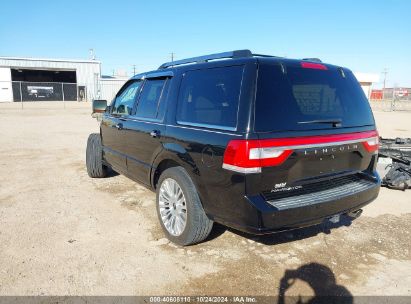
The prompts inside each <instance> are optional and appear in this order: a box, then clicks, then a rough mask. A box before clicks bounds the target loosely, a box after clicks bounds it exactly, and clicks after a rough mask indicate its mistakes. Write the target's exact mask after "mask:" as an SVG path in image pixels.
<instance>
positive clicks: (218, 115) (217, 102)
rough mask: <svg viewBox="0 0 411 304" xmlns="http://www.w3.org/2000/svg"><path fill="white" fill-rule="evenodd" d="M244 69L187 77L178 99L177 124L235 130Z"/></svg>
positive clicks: (198, 72) (223, 69) (216, 70)
mask: <svg viewBox="0 0 411 304" xmlns="http://www.w3.org/2000/svg"><path fill="white" fill-rule="evenodd" d="M243 69H244V68H243V66H232V67H220V68H212V69H205V70H195V71H188V72H186V73H185V75H184V77H183V80H182V83H181V89H180V93H179V98H178V108H177V117H176V118H177V122H178V123H180V124H192V125H209V126H215V127H217V128H218V127H223V128H233V129H234V128H235V127H236V125H237V112H238V103H239V99H240V89H241V80H242V77H243Z"/></svg>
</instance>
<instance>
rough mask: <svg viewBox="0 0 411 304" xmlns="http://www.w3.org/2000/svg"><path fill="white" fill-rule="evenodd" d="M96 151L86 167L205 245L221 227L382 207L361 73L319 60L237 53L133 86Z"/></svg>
mask: <svg viewBox="0 0 411 304" xmlns="http://www.w3.org/2000/svg"><path fill="white" fill-rule="evenodd" d="M97 112H102V115H101V116H102V117H101V120H102V121H101V126H100V134H91V135H90V137H89V139H88V143H87V171H88V174H89V175H90V176H91V177H104V176H105V175H106V172H107V169H108V168H112V169H113V170H115V171H117V172H119V173H121V174H124V175H125V176H127V177H129V178H131V179H133V180H135V181H138V182H140V183H142V184H144V185H146V186H147V187H149V188H151V189H153V190H155V191H156V193H157V213H158V218H159V220H160V223H161V226H162V228H163V230H164V232H165V234H166V235H167V237H168V238H169V239H170V240H171V241H173V242H174V243H177V244H180V245H188V244H193V243H197V242H200V241H202V240H204V239H205V238H206V237H207V236H208V234H209V233H210V231H211V228H212V226H213V223H214V222H218V223H221V224H224V225H226V226H229V227H232V228H235V229H238V230H241V231H244V232H248V233H252V234H265V233H272V232H276V231H282V230H287V229H295V228H298V227H303V226H308V225H314V224H317V223H320V222H322V221H324V220H328V219H329V220H331V221H333V222H337V221H338V220H339V219H340V216H346V215H348V216H349V217H350V218H355V217H358V216H359V215H360V213H361V208H362V207H363V206H364V205H366V204H368V203H370V202H371V201H372V200H374V199H375V198H376V197H377V195H378V192H379V188H380V179H379V177H378V175H377V173H376V171H375V167H376V162H377V152H378V133H377V131H376V127H375V122H374V118H373V114H372V112H371V109H370V106H369V103H368V101H367V98H366V97H365V95H364V93H363V90H362V89H361V87H360V85H359V83H358V82H357V80H356V79H355V77H354V75H353V73H352V72H351V71H350V70H349V69H347V68H343V67H340V66H334V65H329V64H324V63H322V62H321V61H320V60H318V59H313V58H312V59H302V60H291V59H286V58H279V57H274V56H267V55H257V54H252V53H251V52H250V51H249V50H240V51H233V52H226V53H221V54H213V55H208V56H202V57H196V58H189V59H184V60H180V61H174V62H169V63H165V64H163V65H161V66H160V68H159V69H158V70H156V71H152V72H147V73H143V74H140V75H136V76H134V77H133V78H131V79H130V80H129V81H128V82H127V83H126V84H125V85H124V86H123V87H122V88H121V90H120V91H119V92H118V94H117V95H116V97H115V98H114V100H113V101H112V103H111V104H110V105H109V106H107V102H106V101H94V102H93V113H97Z"/></svg>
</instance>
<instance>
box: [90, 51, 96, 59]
mask: <svg viewBox="0 0 411 304" xmlns="http://www.w3.org/2000/svg"><path fill="white" fill-rule="evenodd" d="M89 52H90V60H96V55H95V54H94V49H89Z"/></svg>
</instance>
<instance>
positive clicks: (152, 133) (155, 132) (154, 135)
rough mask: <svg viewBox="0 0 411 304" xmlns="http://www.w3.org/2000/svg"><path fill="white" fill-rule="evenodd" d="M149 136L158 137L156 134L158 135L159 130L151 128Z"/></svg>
mask: <svg viewBox="0 0 411 304" xmlns="http://www.w3.org/2000/svg"><path fill="white" fill-rule="evenodd" d="M150 136H151V137H154V138H155V137H158V136H160V131H158V130H153V131H151V132H150Z"/></svg>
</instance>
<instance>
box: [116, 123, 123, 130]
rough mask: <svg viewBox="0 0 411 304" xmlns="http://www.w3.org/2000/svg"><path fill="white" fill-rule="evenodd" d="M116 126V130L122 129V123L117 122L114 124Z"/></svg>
mask: <svg viewBox="0 0 411 304" xmlns="http://www.w3.org/2000/svg"><path fill="white" fill-rule="evenodd" d="M116 128H117V130H123V124H122V123H121V122H119V123H118V124H116Z"/></svg>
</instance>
